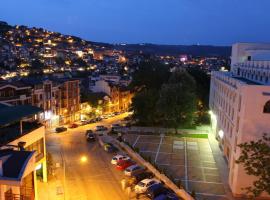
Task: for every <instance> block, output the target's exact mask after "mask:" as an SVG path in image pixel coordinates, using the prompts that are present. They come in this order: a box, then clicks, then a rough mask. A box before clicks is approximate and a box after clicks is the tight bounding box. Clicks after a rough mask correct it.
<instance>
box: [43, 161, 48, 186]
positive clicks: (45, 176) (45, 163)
mask: <svg viewBox="0 0 270 200" xmlns="http://www.w3.org/2000/svg"><path fill="white" fill-rule="evenodd" d="M42 176H43V182H44V183H47V181H48V176H47V162H46V159H45V161H43V162H42Z"/></svg>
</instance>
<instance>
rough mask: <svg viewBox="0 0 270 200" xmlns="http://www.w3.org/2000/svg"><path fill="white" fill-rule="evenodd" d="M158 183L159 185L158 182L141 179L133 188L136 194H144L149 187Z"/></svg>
mask: <svg viewBox="0 0 270 200" xmlns="http://www.w3.org/2000/svg"><path fill="white" fill-rule="evenodd" d="M158 183H160V181H159V180H157V179H148V178H147V179H143V180H142V181H140V182H139V183H138V184H137V185H136V186H135V192H136V193H137V194H141V193H145V192H146V190H147V189H148V188H149V187H150V186H152V185H155V184H158Z"/></svg>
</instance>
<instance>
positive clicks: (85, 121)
mask: <svg viewBox="0 0 270 200" xmlns="http://www.w3.org/2000/svg"><path fill="white" fill-rule="evenodd" d="M89 123H90V120H86V119H83V120H81V126H84V125H87V124H89Z"/></svg>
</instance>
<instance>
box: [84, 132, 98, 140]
mask: <svg viewBox="0 0 270 200" xmlns="http://www.w3.org/2000/svg"><path fill="white" fill-rule="evenodd" d="M86 140H87V141H88V142H94V141H96V137H95V135H94V134H93V133H88V134H87V136H86Z"/></svg>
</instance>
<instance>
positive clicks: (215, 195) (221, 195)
mask: <svg viewBox="0 0 270 200" xmlns="http://www.w3.org/2000/svg"><path fill="white" fill-rule="evenodd" d="M196 194H199V195H205V196H213V197H226V195H225V194H209V193H201V192H196Z"/></svg>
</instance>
